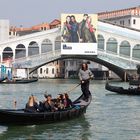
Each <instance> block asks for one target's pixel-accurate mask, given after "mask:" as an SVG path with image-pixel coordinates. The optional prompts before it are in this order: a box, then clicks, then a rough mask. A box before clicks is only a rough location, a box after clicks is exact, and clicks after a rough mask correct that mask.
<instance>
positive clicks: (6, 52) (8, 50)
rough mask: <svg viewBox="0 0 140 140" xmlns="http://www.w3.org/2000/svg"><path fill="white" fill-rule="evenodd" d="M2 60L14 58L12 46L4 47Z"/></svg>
mask: <svg viewBox="0 0 140 140" xmlns="http://www.w3.org/2000/svg"><path fill="white" fill-rule="evenodd" d="M2 56H3V57H2V60H3V61H7V60H12V59H13V50H12V49H11V48H10V47H6V48H4V50H3V52H2Z"/></svg>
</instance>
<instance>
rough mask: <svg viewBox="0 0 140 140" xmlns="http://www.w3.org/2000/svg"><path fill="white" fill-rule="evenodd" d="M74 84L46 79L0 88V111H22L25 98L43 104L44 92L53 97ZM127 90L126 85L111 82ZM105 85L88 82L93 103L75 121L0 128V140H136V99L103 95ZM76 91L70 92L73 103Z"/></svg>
mask: <svg viewBox="0 0 140 140" xmlns="http://www.w3.org/2000/svg"><path fill="white" fill-rule="evenodd" d="M78 83H79V81H78V80H65V79H57V80H56V79H47V80H39V82H36V83H31V84H21V85H20V84H19V85H14V84H13V85H6V84H5V85H4V84H3V85H0V108H13V107H14V106H13V102H14V101H15V100H16V101H17V108H23V107H24V106H25V103H26V102H27V100H28V96H30V95H31V94H33V95H35V96H36V97H37V98H38V100H43V98H44V97H43V95H44V92H45V91H47V92H48V93H51V94H52V96H53V97H56V95H57V94H58V93H63V92H66V91H68V90H69V89H71V88H73V87H74V86H76V85H77V84H78ZM113 84H115V85H118V86H119V85H122V86H124V87H127V86H128V85H127V83H123V82H114V83H113ZM104 86H105V81H96V80H94V81H92V82H91V85H90V90H91V92H92V95H93V100H92V102H91V104H90V105H89V107H88V109H87V112H86V114H85V115H84V116H83V117H80V118H78V119H73V120H70V121H64V122H58V123H54V124H43V125H31V126H0V140H140V131H139V130H140V96H126V95H125V96H122V95H116V94H115V93H111V92H109V91H106V90H105V88H104ZM80 94H81V91H80V87H77V88H76V89H75V90H74V91H73V92H71V93H70V94H69V95H70V98H71V99H72V100H74V99H75V98H76V97H78V96H80Z"/></svg>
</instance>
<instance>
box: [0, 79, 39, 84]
mask: <svg viewBox="0 0 140 140" xmlns="http://www.w3.org/2000/svg"><path fill="white" fill-rule="evenodd" d="M36 81H38V78H30V79H15V80H12V81H9V80H7V79H5V80H3V81H1V82H0V84H26V83H32V82H36Z"/></svg>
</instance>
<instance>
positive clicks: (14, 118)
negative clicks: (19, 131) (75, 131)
mask: <svg viewBox="0 0 140 140" xmlns="http://www.w3.org/2000/svg"><path fill="white" fill-rule="evenodd" d="M91 100H92V96H91V95H90V96H89V98H88V100H86V101H85V99H84V95H81V96H80V97H79V98H78V99H76V100H75V101H74V102H73V104H74V105H73V107H71V108H69V109H67V110H62V111H55V112H32V113H31V112H25V111H24V109H0V124H2V125H34V124H47V123H54V122H59V121H64V120H69V119H73V118H78V117H80V116H81V115H83V114H84V113H85V112H86V108H87V107H88V105H89V104H90V102H91Z"/></svg>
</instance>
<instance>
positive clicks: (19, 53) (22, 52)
mask: <svg viewBox="0 0 140 140" xmlns="http://www.w3.org/2000/svg"><path fill="white" fill-rule="evenodd" d="M25 56H26V48H25V46H24V45H23V44H19V45H17V46H16V50H15V58H21V57H25Z"/></svg>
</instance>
